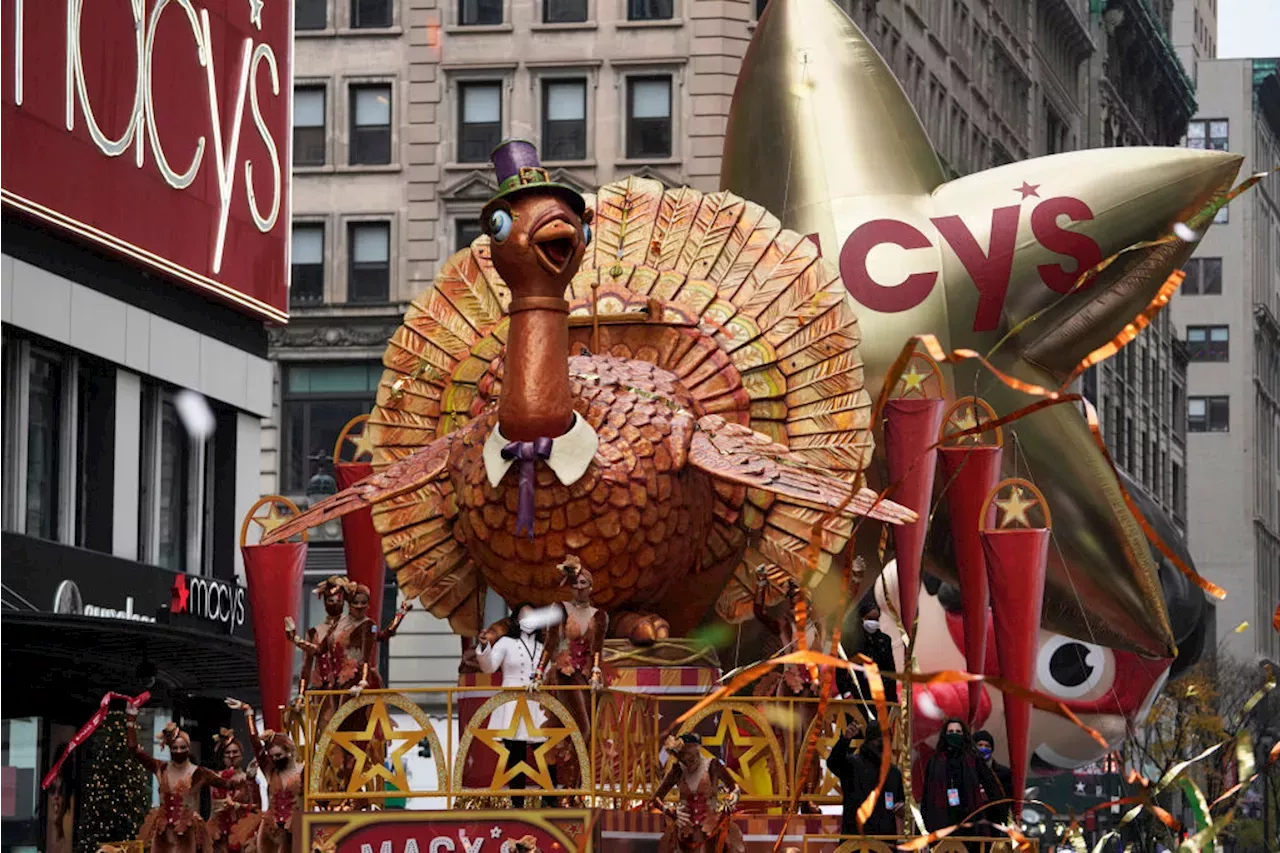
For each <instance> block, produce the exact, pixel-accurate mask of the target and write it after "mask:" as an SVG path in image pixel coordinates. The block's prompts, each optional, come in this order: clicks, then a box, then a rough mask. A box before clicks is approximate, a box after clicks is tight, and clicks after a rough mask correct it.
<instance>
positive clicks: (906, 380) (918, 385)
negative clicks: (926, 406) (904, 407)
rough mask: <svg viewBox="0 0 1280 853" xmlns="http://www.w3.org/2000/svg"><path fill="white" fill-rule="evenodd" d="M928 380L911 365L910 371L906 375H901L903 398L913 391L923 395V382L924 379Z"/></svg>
mask: <svg viewBox="0 0 1280 853" xmlns="http://www.w3.org/2000/svg"><path fill="white" fill-rule="evenodd" d="M928 378H929V377H927V376H925V375H924V374H923V373H921V372H920V371H919V370H917V369H916V366H915V365H914V364H912V365H911V369H910V370H909V371H908V372H907V373H905V374H903V376H902V385H903V394H904V396H905V395H906V394H910V393H911V392H912V391H915V392H917V393H919V394H921V395H923V394H924V381H925V380H926V379H928Z"/></svg>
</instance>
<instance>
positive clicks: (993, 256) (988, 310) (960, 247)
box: [931, 204, 1021, 332]
mask: <svg viewBox="0 0 1280 853" xmlns="http://www.w3.org/2000/svg"><path fill="white" fill-rule="evenodd" d="M1020 210H1021V208H1020V207H1019V206H1018V205H1016V204H1014V205H1010V206H1008V207H997V208H996V209H995V210H993V211H991V246H990V249H989V250H988V251H986V252H983V251H982V247H981V246H979V245H978V241H977V240H975V239H974V238H973V232H972V231H970V230H969V226H967V225H965V224H964V220H962V219H961V218H960V217H959V216H938V217H935V218H934V219H933V220H931V221H932V222H933V224H934V225H935V226H937V228H938V233H940V234H941V235H942V237H943V239H945V240H946V241H947V243H948V244H949V245H950V246H951V250H952V251H953V252H955V253H956V257H957V258H959V259H960V263H961V264H963V265H964V268H965V271H966V272H968V273H969V277H970V278H972V279H973V286H974V287H976V288H977V289H978V310H977V311H975V312H974V314H973V330H974V331H975V332H989V331H991V330H992V329H994V328H996V326H998V325H1000V312H1001V311H1003V310H1004V297H1005V293H1007V292H1008V290H1009V277H1010V276H1011V275H1012V274H1013V252H1014V249H1015V248H1016V247H1017V244H1018V214H1019V212H1020Z"/></svg>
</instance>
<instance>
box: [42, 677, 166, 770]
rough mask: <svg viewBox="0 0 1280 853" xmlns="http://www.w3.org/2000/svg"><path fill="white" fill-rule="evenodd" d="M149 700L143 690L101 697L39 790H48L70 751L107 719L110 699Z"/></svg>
mask: <svg viewBox="0 0 1280 853" xmlns="http://www.w3.org/2000/svg"><path fill="white" fill-rule="evenodd" d="M150 698H151V694H150V693H148V692H146V691H145V690H144V691H143V692H142V693H139V694H138V695H137V696H126V695H124V694H123V693H108V694H107V695H105V696H103V697H102V702H100V703H99V704H98V710H96V711H94V712H93V716H92V717H90V718H89V722H87V723H85V724H84V725H83V726H81V727H80V731H78V732H76V733H75V735H74V736H73V737H72V738H71V740H69V741H67V748H66V749H64V750H62V755H59V756H58V760H57V761H55V762H53V766H52V767H50V768H49V772H48V773H46V774H45V776H44V780H43V781H42V782H41V783H40V788H41V790H48V788H49V786H50V785H52V784H53V780H54V779H57V778H58V771H59V770H61V769H62V763H63V762H64V761H66V760H67V756H69V755H71V751H72V750H73V749H75V748H76V747H78V746H79V745H80V744H82V743H84V742H85V741H86V740H88V739H89V738H90V737H92V736H93V733H94V732H96V731H97V730H98V726H101V725H102V721H103V720H105V719H106V718H107V708H108V707H109V706H110V705H111V700H112V699H123V700H124V701H125V702H126V703H128V704H130V705H135V706H138V705H145V704H146V703H147V701H148V700H149V699H150Z"/></svg>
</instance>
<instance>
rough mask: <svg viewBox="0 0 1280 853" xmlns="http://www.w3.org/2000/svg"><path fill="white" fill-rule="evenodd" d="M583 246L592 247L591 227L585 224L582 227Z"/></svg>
mask: <svg viewBox="0 0 1280 853" xmlns="http://www.w3.org/2000/svg"><path fill="white" fill-rule="evenodd" d="M582 245H584V246H590V245H591V226H590V225H587V224H585V223H584V224H583V226H582Z"/></svg>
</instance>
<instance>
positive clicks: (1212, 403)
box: [1187, 397, 1231, 432]
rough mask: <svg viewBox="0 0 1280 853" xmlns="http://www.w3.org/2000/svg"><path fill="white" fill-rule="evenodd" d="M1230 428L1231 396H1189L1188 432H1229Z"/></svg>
mask: <svg viewBox="0 0 1280 853" xmlns="http://www.w3.org/2000/svg"><path fill="white" fill-rule="evenodd" d="M1230 428H1231V406H1230V398H1229V397H1188V398H1187V432H1227V431H1228V430H1229V429H1230Z"/></svg>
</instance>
